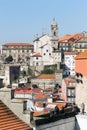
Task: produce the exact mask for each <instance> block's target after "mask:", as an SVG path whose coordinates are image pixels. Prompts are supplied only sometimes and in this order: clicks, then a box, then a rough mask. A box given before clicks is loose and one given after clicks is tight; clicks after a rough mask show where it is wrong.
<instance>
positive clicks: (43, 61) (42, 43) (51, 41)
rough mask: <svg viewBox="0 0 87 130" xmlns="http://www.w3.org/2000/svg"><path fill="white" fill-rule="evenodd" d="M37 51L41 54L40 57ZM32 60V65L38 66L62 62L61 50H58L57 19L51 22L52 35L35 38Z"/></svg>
mask: <svg viewBox="0 0 87 130" xmlns="http://www.w3.org/2000/svg"><path fill="white" fill-rule="evenodd" d="M35 53H36V54H35ZM37 53H38V54H39V57H38V58H37ZM33 57H34V58H33ZM31 60H32V62H31V65H36V66H45V65H53V64H57V63H60V62H61V52H60V51H58V26H57V23H56V21H55V19H53V21H52V23H51V27H50V36H48V35H47V34H43V35H42V36H41V37H36V38H35V40H34V55H32V56H31Z"/></svg>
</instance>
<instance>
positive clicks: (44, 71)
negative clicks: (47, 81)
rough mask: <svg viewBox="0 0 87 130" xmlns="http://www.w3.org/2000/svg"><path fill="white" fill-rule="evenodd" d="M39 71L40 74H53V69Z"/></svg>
mask: <svg viewBox="0 0 87 130" xmlns="http://www.w3.org/2000/svg"><path fill="white" fill-rule="evenodd" d="M41 73H42V74H53V73H54V70H51V69H46V70H43V71H41Z"/></svg>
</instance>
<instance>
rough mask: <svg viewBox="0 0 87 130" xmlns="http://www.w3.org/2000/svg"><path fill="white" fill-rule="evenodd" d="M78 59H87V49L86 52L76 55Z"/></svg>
mask: <svg viewBox="0 0 87 130" xmlns="http://www.w3.org/2000/svg"><path fill="white" fill-rule="evenodd" d="M75 59H76V60H79V59H87V51H84V52H81V53H79V54H78V55H77V56H76V57H75Z"/></svg>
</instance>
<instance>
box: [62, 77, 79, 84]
mask: <svg viewBox="0 0 87 130" xmlns="http://www.w3.org/2000/svg"><path fill="white" fill-rule="evenodd" d="M64 81H65V83H66V84H68V83H71V82H76V80H75V79H73V78H64Z"/></svg>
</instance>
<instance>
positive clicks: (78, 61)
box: [75, 51, 87, 112]
mask: <svg viewBox="0 0 87 130" xmlns="http://www.w3.org/2000/svg"><path fill="white" fill-rule="evenodd" d="M75 72H76V103H77V104H78V106H79V107H80V108H81V106H82V104H83V103H84V105H85V112H87V87H86V86H87V51H84V52H81V53H79V54H78V55H77V56H76V57H75Z"/></svg>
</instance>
